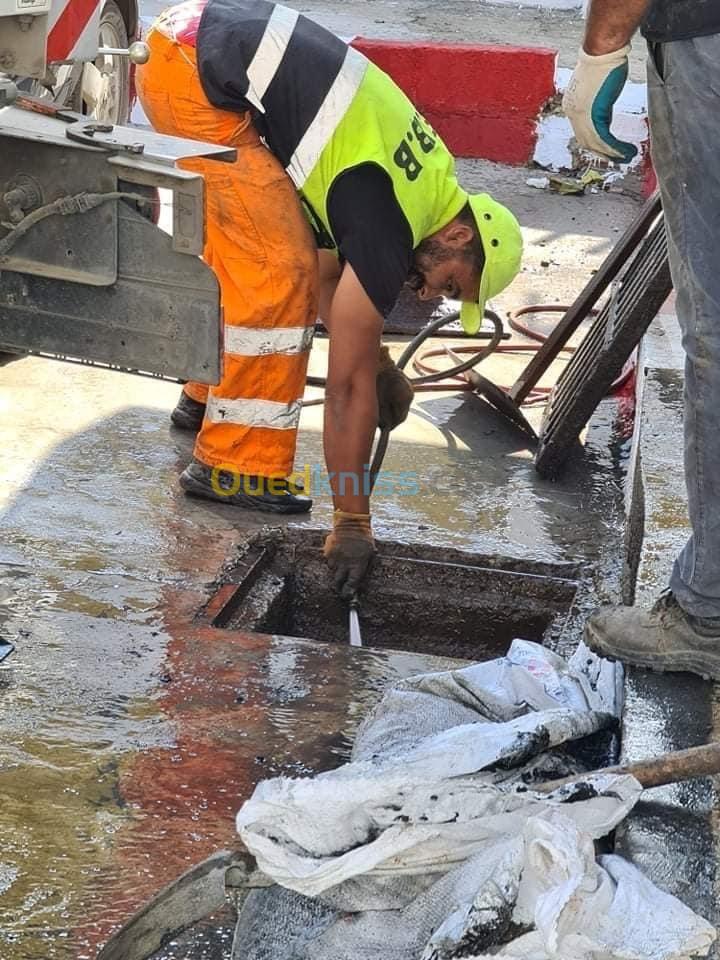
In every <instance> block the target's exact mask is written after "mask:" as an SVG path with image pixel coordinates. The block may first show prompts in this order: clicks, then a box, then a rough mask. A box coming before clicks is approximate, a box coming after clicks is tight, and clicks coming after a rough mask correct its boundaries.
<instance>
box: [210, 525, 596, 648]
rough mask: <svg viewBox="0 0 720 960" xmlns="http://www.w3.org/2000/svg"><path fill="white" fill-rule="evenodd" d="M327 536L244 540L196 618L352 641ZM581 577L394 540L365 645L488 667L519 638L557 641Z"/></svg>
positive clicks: (368, 588)
mask: <svg viewBox="0 0 720 960" xmlns="http://www.w3.org/2000/svg"><path fill="white" fill-rule="evenodd" d="M323 540H324V533H323V532H321V531H317V532H313V531H308V530H300V531H295V532H293V531H287V530H271V531H266V532H263V533H261V534H260V535H258V536H256V537H254V538H253V539H252V540H250V541H249V542H248V544H247V545H246V547H245V548H244V551H243V553H242V554H241V556H240V557H239V559H238V561H237V562H236V563H230V564H228V565H226V568H225V571H224V573H223V575H222V577H221V578H220V584H219V586H218V587H217V589H216V591H215V592H214V594H213V596H212V598H211V599H210V601H209V603H208V604H207V605H206V606H205V608H204V609H203V610H202V611H201V614H200V617H201V618H202V619H203V620H205V621H206V622H207V621H209V622H210V623H212V625H213V626H216V627H222V628H226V629H229V630H239V631H251V632H255V633H269V634H279V635H282V636H289V637H303V638H307V639H312V640H321V641H326V642H330V643H347V642H348V605H347V602H345V601H343V600H342V599H341V598H340V597H339V596H338V595H337V594H336V593H335V592H334V591H333V590H332V588H331V586H330V582H329V578H328V571H327V564H326V562H325V560H324V559H323V556H322V544H323ZM579 573H580V571H579V569H578V567H577V566H575V565H573V564H551V563H540V562H532V561H525V560H513V559H508V558H501V557H497V556H482V555H473V554H467V553H463V552H461V551H458V550H452V549H443V548H439V547H428V546H424V545H413V544H401V543H392V542H380V543H378V555H377V557H376V558H375V560H374V561H373V566H372V570H371V573H370V575H369V577H368V578H367V580H366V583H365V585H364V588H363V593H362V596H361V598H360V619H361V624H362V638H363V644H364V646H366V647H384V648H389V649H394V650H406V651H412V652H415V653H424V654H434V655H441V656H447V657H459V658H464V659H469V660H489V659H492V658H494V657H497V656H501V655H502V654H504V653H505V652H506V651H507V649H508V647H509V645H510V643H511V641H512V640H513V639H514V638H515V637H522V638H524V639H526V640H537V641H540V642H542V641H543V640H544V639H546V638H547V636H549V635H550V634H553V635H559V634H560V633H561V632H562V628H563V625H564V623H565V621H566V620H567V617H568V614H569V612H570V609H571V607H572V604H573V601H574V599H575V595H576V593H577V590H578V586H579V582H578V577H579Z"/></svg>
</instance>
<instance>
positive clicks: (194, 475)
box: [180, 460, 312, 513]
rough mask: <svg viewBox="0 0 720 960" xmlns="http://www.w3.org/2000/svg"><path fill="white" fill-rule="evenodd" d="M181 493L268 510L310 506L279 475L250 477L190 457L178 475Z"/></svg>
mask: <svg viewBox="0 0 720 960" xmlns="http://www.w3.org/2000/svg"><path fill="white" fill-rule="evenodd" d="M180 486H181V487H182V488H183V490H184V491H185V493H189V494H190V495H191V496H194V497H203V498H205V499H206V500H215V501H217V502H218V503H227V504H229V505H230V506H233V507H244V508H245V509H246V510H264V511H267V512H269V513H306V512H307V511H308V510H309V509H310V508H311V507H312V500H311V499H310V498H309V497H298V496H296V494H295V493H294V492H293V490H294V487H293V486H292V485H291V484H289V483H288V481H287V480H284V479H283V478H282V477H272V478H267V477H253V476H249V475H248V474H243V473H235V472H234V471H231V470H220V469H214V470H213V469H212V468H211V467H208V466H206V465H205V464H204V463H200V461H199V460H193V461H192V462H191V463H190V464H188V466H187V467H186V468H185V470H183V472H182V474H181V475H180Z"/></svg>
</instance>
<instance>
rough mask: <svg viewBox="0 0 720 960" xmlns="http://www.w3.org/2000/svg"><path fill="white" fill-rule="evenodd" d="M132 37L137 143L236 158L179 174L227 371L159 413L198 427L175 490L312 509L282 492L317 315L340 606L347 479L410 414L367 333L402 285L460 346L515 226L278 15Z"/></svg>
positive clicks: (219, 14) (201, 0) (199, 20)
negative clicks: (440, 306)
mask: <svg viewBox="0 0 720 960" xmlns="http://www.w3.org/2000/svg"><path fill="white" fill-rule="evenodd" d="M147 41H148V44H149V46H150V50H151V56H150V59H149V61H148V63H147V64H146V65H145V66H143V67H141V68H140V69H139V70H138V77H137V80H138V92H139V95H140V99H141V101H142V104H143V107H144V108H145V111H146V113H147V115H148V118H149V120H150V122H151V123H152V125H153V126H154V127H155V129H156V130H158V131H160V132H162V133H166V134H174V135H177V136H182V137H191V138H195V139H198V140H205V141H210V142H214V143H219V144H225V145H227V146H231V147H235V148H237V151H238V156H237V162H236V163H235V164H230V165H228V164H223V163H218V162H216V161H211V160H205V159H198V158H195V159H191V160H185V161H183V163H182V166H183V167H184V168H186V169H189V170H194V171H198V172H200V173H202V175H203V176H204V178H205V182H206V196H207V245H206V249H205V259H206V261H207V263H208V264H209V265H210V266H211V267H212V268H213V270H214V271H215V273H216V275H217V277H218V280H219V283H220V289H221V295H222V303H223V308H224V313H225V365H224V373H223V378H222V380H221V382H220V383H219V384H218V385H217V386H215V387H211V388H210V389H209V390H208V389H207V387H204V386H202V385H201V384H197V383H189V384H186V386H185V388H184V390H183V394H182V396H181V399H180V402H179V403H178V406H177V407H176V409H175V411H174V412H173V420H174V422H175V423H176V424H177V425H178V426H186V427H188V428H194V429H199V432H198V435H197V440H196V444H195V450H194V458H193V461H192V462H191V463H190V464H189V466H188V467H187V468H186V469H185V471H184V472H183V474H182V476H181V478H180V482H181V485H182V487H183V489H184V490H186V491H187V492H188V493H191V494H194V495H196V496H200V497H207V498H210V499H213V500H218V501H220V502H223V503H227V504H233V505H236V506H242V507H249V508H254V509H263V510H270V511H275V512H281V513H297V512H302V511H305V510H308V509H309V508H310V506H311V501H310V500H309V499H308V498H306V497H302V496H299V495H298V492H297V491H296V490H294V489H293V488H292V487H291V485H290V484H289V483H288V481H287V479H286V478H288V476H289V475H290V474H291V472H292V469H293V461H294V456H295V444H296V438H297V427H298V420H299V416H300V401H301V397H302V395H303V391H304V386H305V376H306V368H307V361H308V353H309V350H310V345H311V340H312V333H313V328H314V324H315V320H316V317H317V316H318V314H319V316H320V317H321V319H322V321H323V322H324V324H325V326H326V327H327V329H328V332H329V338H330V340H329V366H328V376H327V387H326V393H325V422H324V449H325V458H326V464H327V469H328V473H329V476H330V481H331V485H332V489H333V501H334V506H335V515H334V529H333V532H332V534H331V535H330V537H329V538H328V541H327V543H326V556H328V559H329V561H330V564H331V567H332V568H334V572H335V579H336V583H337V584H338V585H339V586H341V587H343V586H344V587H345V590H346V592H351V591H353V590H354V589H356V588H357V585H358V584H359V582H360V579H361V578H362V576H363V575H364V573H365V570H366V569H367V565H368V563H369V560H370V558H371V556H372V553H373V551H374V545H373V539H372V533H371V526H370V508H369V497H368V494H367V490H366V489H365V485H364V484H363V483H362V478H363V476H364V471H365V470H366V464H367V463H368V461H369V458H370V452H371V448H372V440H373V436H374V433H375V429H376V427H377V425H378V423H379V424H380V425H381V426H384V427H389V428H392V427H394V426H396V425H397V424H398V423H400V422H402V421H403V420H404V419H405V417H406V416H407V412H408V410H409V407H410V404H411V402H412V389H411V387H410V385H409V382H408V381H407V379H406V378H405V377H404V375H403V374H402V373H401V372H400V371H399V370H398V369H397V368H396V367H395V365H394V364H393V363H392V361H391V360H390V358H389V355H388V353H387V350H386V349H385V348H382V347H381V343H380V337H381V332H382V326H383V317H384V315H385V314H387V313H388V312H389V311H390V310H391V309H392V307H393V305H394V303H395V301H396V298H397V296H398V294H399V292H400V291H401V289H402V287H403V285H404V284H405V283H407V282H410V283H411V285H412V286H413V287H414V289H415V290H416V291H417V293H418V295H419V296H420V297H421V298H422V299H429V298H432V297H437V296H440V295H442V294H444V295H446V296H448V297H453V298H456V299H459V300H462V301H464V302H465V305H464V307H463V321H464V323H465V325H466V328H467V329H469V330H470V332H474V331H475V330H477V328H478V326H479V324H480V319H481V317H482V311H483V308H484V304H485V300H486V298H487V297H489V296H493V295H494V294H496V293H498V292H499V291H500V290H502V289H503V288H504V287H505V286H506V285H507V284H508V283H509V282H510V281H511V280H512V279H513V277H514V276H515V274H516V273H517V272H518V269H519V265H520V256H521V251H522V240H521V235H520V231H519V227H518V224H517V221H516V220H515V218H514V217H513V216H512V214H511V213H510V212H509V211H508V210H507V209H506V208H505V207H503V206H501V205H500V204H498V203H496V202H495V201H493V200H492V199H491V198H490V197H489V196H488V195H487V194H478V195H474V196H469V195H468V194H467V193H466V192H465V191H464V190H463V189H462V188H461V187H460V186H459V184H458V182H457V179H456V176H455V163H454V160H453V157H452V156H451V155H450V153H449V152H448V150H447V148H446V147H445V145H444V144H443V143H442V141H441V140H440V138H439V137H438V136H437V134H436V133H435V132H434V131H433V130H432V128H431V127H430V126H429V125H428V124H427V123H426V121H425V120H424V119H423V117H422V116H421V115H420V114H419V113H418V112H417V111H416V110H415V108H414V107H413V105H412V104H411V103H410V101H409V100H408V99H407V97H406V96H405V95H404V94H403V93H402V92H401V91H400V89H399V88H398V87H397V86H396V85H395V84H394V83H393V82H392V81H391V80H390V78H389V77H388V76H387V75H386V74H385V73H383V72H382V71H381V70H380V69H378V68H377V67H376V66H374V65H373V64H372V63H370V62H369V61H368V60H367V58H366V57H364V56H363V55H362V54H360V53H358V52H357V51H356V50H354V49H352V48H351V47H349V46H348V44H346V43H344V42H343V41H342V40H340V39H338V38H337V37H336V36H334V35H333V34H332V33H330V32H328V31H327V30H325V29H324V28H322V27H320V26H319V25H318V24H316V23H314V22H313V21H311V20H309V19H307V18H306V17H304V16H300V15H299V14H298V13H297V12H296V11H295V10H291V9H289V8H287V7H284V6H281V5H280V4H275V3H268V2H265V0H207V2H206V0H190V2H186V3H182V4H180V5H179V6H175V7H172V8H170V9H169V10H168V11H166V12H165V13H164V14H162V15H161V17H160V18H159V19H158V20H157V22H156V23H155V24H154V26H153V27H152V29H151V31H150V33H149V35H148V37H147ZM340 478H342V479H343V480H344V482H342V481H341V479H340ZM348 478H357V482H356V483H353V482H347V481H348Z"/></svg>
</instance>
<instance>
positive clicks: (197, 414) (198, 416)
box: [170, 390, 205, 433]
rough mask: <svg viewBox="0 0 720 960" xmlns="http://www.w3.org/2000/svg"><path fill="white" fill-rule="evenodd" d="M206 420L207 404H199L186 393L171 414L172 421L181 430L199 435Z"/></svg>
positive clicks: (182, 394)
mask: <svg viewBox="0 0 720 960" xmlns="http://www.w3.org/2000/svg"><path fill="white" fill-rule="evenodd" d="M204 418H205V404H204V403H198V401H197V400H193V398H192V397H189V396H188V395H187V394H186V393H185V391H184V390H183V392H182V393H181V394H180V399H179V400H178V402H177V406H176V407H175V409H174V410H173V412H172V413H171V414H170V419H171V420H172V422H173V424H174V425H175V426H176V427H177V428H178V429H179V430H192V431H193V432H194V433H197V432H198V430H199V429H200V427H201V426H202V422H203V419H204Z"/></svg>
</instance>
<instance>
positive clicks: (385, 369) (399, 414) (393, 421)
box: [376, 347, 413, 430]
mask: <svg viewBox="0 0 720 960" xmlns="http://www.w3.org/2000/svg"><path fill="white" fill-rule="evenodd" d="M376 383H377V402H378V426H379V427H380V429H381V430H383V429H387V430H394V429H395V427H397V426H398V424H401V423H403V421H405V420H407V415H408V413H409V411H410V407H411V405H412V402H413V388H412V384H411V383H410V381H409V380H408V378H407V377H406V376H405V374H404V373H403V372H402V370H400V369H399V368H398V367H397V366H396V365H395V363H394V362H393V360H392V358H391V356H390V351H389V350H388V348H387V347H380V356H379V357H378V367H377V382H376Z"/></svg>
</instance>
